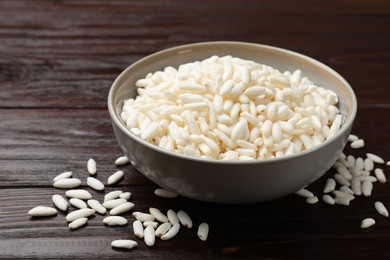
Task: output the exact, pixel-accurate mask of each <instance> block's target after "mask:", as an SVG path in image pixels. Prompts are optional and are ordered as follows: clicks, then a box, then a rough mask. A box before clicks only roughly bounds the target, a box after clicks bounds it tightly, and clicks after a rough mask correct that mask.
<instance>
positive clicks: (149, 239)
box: [144, 225, 156, 246]
mask: <svg viewBox="0 0 390 260" xmlns="http://www.w3.org/2000/svg"><path fill="white" fill-rule="evenodd" d="M155 240H156V235H155V231H154V228H153V226H151V225H150V226H147V227H146V228H145V230H144V241H145V244H146V245H147V246H154V243H155Z"/></svg>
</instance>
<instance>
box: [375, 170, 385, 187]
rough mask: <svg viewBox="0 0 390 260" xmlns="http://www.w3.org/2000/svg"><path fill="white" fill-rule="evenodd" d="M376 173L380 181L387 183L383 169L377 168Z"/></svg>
mask: <svg viewBox="0 0 390 260" xmlns="http://www.w3.org/2000/svg"><path fill="white" fill-rule="evenodd" d="M374 173H375V177H376V178H377V180H378V181H379V182H380V183H386V176H385V173H384V172H383V170H382V169H380V168H376V169H375V171H374Z"/></svg>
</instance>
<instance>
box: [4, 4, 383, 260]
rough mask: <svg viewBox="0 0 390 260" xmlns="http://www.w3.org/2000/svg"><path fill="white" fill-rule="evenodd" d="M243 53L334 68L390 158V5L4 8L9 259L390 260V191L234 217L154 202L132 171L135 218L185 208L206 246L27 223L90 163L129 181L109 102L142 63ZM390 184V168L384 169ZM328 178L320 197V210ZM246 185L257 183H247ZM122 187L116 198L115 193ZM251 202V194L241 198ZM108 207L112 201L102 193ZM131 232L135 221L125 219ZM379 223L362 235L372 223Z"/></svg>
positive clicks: (264, 207) (91, 226)
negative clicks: (196, 51)
mask: <svg viewBox="0 0 390 260" xmlns="http://www.w3.org/2000/svg"><path fill="white" fill-rule="evenodd" d="M213 40H235V41H247V42H254V43H261V44H268V45H273V46H277V47H282V48H287V49H290V50H293V51H296V52H300V53H303V54H305V55H308V56H311V57H313V58H315V59H317V60H319V61H321V62H323V63H325V64H327V65H329V66H330V67H332V68H333V69H335V70H336V71H337V72H339V73H340V74H341V75H342V76H343V77H345V79H346V80H347V81H348V82H349V83H350V84H351V85H352V87H353V88H354V90H355V92H356V95H357V98H358V102H359V110H358V115H357V119H356V121H355V125H354V129H353V132H354V133H355V134H357V135H359V136H360V137H361V138H363V139H364V140H365V142H366V147H365V148H364V149H361V150H354V151H351V150H350V149H347V150H346V153H352V154H354V155H355V156H365V153H366V152H374V153H376V154H379V155H381V156H382V157H384V158H385V159H387V160H389V159H390V152H389V146H388V143H389V140H390V124H389V121H390V113H389V112H390V106H389V105H390V102H389V90H390V87H389V85H390V77H389V74H390V2H389V1H385V0H382V1H381V0H356V1H352V0H343V1H335V0H334V1H324V0H321V1H310V0H296V1H287V0H282V1H273V0H268V1H255V0H245V1H233V0H229V1H218V0H208V1H183V0H170V1H169V0H162V1H142V0H139V1H120V0H114V1H89V0H88V1H40V0H36V1H28V0H20V1H12V0H2V1H0V258H16V259H17V258H22V257H30V258H74V259H81V258H88V259H93V258H99V259H100V258H133V259H139V258H148V259H161V258H163V259H186V258H187V259H193V258H195V259H218V258H230V257H236V258H267V259H275V258H276V259H280V258H294V259H296V258H309V259H313V258H317V259H318V258H347V257H348V258H355V259H360V258H370V259H374V258H377V259H388V258H389V257H390V251H389V250H388V244H389V243H390V220H389V219H387V218H385V217H382V216H379V215H378V214H377V213H376V212H375V209H374V202H375V201H377V200H380V201H382V202H383V203H384V204H385V205H387V206H388V207H389V208H390V184H389V183H386V184H377V183H376V184H375V185H374V192H373V196H372V197H370V198H363V197H359V198H357V199H356V200H354V201H352V203H351V206H349V207H343V206H337V205H336V206H329V205H326V204H324V203H322V202H321V203H318V204H315V205H308V204H306V203H305V201H304V199H302V198H300V197H297V196H294V195H291V196H288V197H285V198H282V199H278V200H274V201H270V202H265V203H258V204H252V205H241V206H227V205H215V204H208V203H201V202H196V201H193V200H189V199H185V198H177V199H173V200H166V199H161V198H157V197H156V196H154V195H153V191H154V189H155V188H156V186H155V185H154V184H153V183H151V182H150V181H148V180H147V179H146V178H144V177H143V176H142V175H141V174H139V173H138V172H137V171H136V170H135V169H133V168H132V167H131V166H126V167H123V169H124V171H125V172H126V177H125V178H124V180H123V181H122V182H121V183H120V185H118V188H119V189H122V190H125V191H131V192H132V193H133V197H132V199H131V200H132V202H134V203H135V204H136V209H137V210H140V211H147V209H148V208H149V207H157V208H159V209H161V210H167V209H169V208H173V209H175V210H179V209H184V210H186V211H187V212H188V213H189V214H190V216H191V217H192V218H193V220H194V223H195V225H197V224H199V223H200V222H203V221H206V222H208V223H209V224H210V235H209V239H208V241H207V242H202V241H200V240H199V239H198V238H197V237H196V228H193V229H191V230H189V229H185V228H182V229H181V231H180V233H179V234H178V236H177V237H175V238H174V239H173V240H171V241H160V240H157V241H156V245H155V246H154V247H153V248H147V247H146V246H145V244H144V243H143V242H142V241H141V240H138V239H137V241H138V242H139V247H138V249H136V250H133V251H130V252H124V251H121V250H113V249H112V248H111V246H110V242H111V241H112V240H114V239H118V238H132V239H134V235H133V233H132V229H131V227H118V228H112V227H105V226H103V224H102V222H101V220H102V218H103V217H102V216H96V217H94V218H92V219H91V220H90V221H89V222H88V225H87V226H86V227H83V228H81V229H79V230H75V231H70V230H69V229H68V227H67V224H66V221H65V214H63V213H59V214H58V216H56V217H53V218H44V219H37V220H31V219H30V218H29V216H28V215H27V211H28V210H29V209H30V208H32V207H34V206H36V205H48V206H50V205H51V195H52V194H54V193H58V192H59V193H63V192H61V191H58V190H56V189H54V188H53V187H52V178H53V177H54V176H55V175H57V174H58V173H61V172H63V171H66V170H73V171H74V176H76V177H79V178H81V179H82V180H83V181H84V183H85V179H86V177H87V171H86V162H87V160H88V159H89V158H90V157H94V158H95V159H96V160H97V162H98V169H99V173H98V178H100V179H101V180H106V178H107V177H108V176H109V175H110V174H111V173H113V172H114V171H116V170H117V168H116V167H115V166H114V164H113V162H114V160H115V158H117V157H118V156H120V155H121V151H120V149H119V147H118V145H117V143H116V140H115V137H114V135H113V131H112V128H111V123H110V119H109V115H108V111H107V105H106V99H107V94H108V91H109V88H110V85H111V83H112V82H113V80H114V79H115V77H116V76H117V75H118V74H119V73H120V72H121V71H122V70H124V69H125V68H126V67H127V66H129V65H130V64H131V63H133V62H134V61H136V60H138V59H140V58H142V57H144V56H146V55H148V54H151V53H153V52H156V51H159V50H162V49H165V48H168V47H171V46H176V45H180V44H186V43H193V42H201V41H213ZM381 167H382V168H383V169H384V170H385V172H388V171H389V167H388V166H381ZM333 172H334V171H333V170H330V171H329V172H328V173H327V174H326V175H325V176H324V177H323V178H321V179H320V180H318V181H317V182H316V183H314V184H313V185H311V186H310V187H309V189H310V190H312V191H313V192H315V193H316V195H318V196H319V197H321V196H322V188H323V185H324V183H325V181H326V178H327V177H329V176H331V175H332V173H333ZM242 174H243V175H245V173H242ZM112 189H114V188H107V189H106V190H107V191H110V190H112ZM237 196H239V194H237ZM94 197H96V198H98V199H101V198H102V197H103V194H102V193H94ZM125 216H127V218H128V219H129V220H130V222H131V221H132V220H133V217H132V216H131V215H130V214H126V215H125ZM366 217H374V218H375V219H376V221H377V224H376V225H375V226H373V227H372V228H370V229H367V230H362V229H360V227H359V226H360V222H361V220H362V219H363V218H366Z"/></svg>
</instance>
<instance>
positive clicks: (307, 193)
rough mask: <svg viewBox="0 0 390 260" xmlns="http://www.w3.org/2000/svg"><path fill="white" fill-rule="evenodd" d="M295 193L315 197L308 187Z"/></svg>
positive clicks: (305, 196)
mask: <svg viewBox="0 0 390 260" xmlns="http://www.w3.org/2000/svg"><path fill="white" fill-rule="evenodd" d="M294 194H295V195H298V196H301V197H304V198H310V197H314V194H313V193H312V192H311V191H308V190H307V189H300V190H298V191H296V192H294Z"/></svg>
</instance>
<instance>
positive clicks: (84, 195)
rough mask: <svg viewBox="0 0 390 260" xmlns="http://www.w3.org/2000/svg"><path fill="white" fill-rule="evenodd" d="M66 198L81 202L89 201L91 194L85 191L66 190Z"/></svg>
mask: <svg viewBox="0 0 390 260" xmlns="http://www.w3.org/2000/svg"><path fill="white" fill-rule="evenodd" d="M65 195H66V197H68V198H77V199H81V200H89V199H91V198H92V195H91V193H89V191H87V190H82V189H79V190H68V191H66V192H65Z"/></svg>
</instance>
